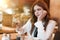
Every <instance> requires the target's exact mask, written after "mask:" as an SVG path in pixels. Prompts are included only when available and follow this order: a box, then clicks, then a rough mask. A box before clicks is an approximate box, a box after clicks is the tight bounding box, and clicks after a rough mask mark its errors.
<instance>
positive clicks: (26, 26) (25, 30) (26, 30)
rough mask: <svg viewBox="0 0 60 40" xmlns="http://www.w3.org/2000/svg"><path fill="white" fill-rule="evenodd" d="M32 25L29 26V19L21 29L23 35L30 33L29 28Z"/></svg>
mask: <svg viewBox="0 0 60 40" xmlns="http://www.w3.org/2000/svg"><path fill="white" fill-rule="evenodd" d="M31 25H32V24H31V19H29V20H28V21H27V23H26V24H25V25H24V26H23V27H22V28H23V29H24V33H25V32H28V33H30V30H31V27H32V26H31Z"/></svg>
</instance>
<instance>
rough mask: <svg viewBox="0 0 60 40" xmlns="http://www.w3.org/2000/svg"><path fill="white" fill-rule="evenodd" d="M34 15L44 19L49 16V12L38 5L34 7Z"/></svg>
mask: <svg viewBox="0 0 60 40" xmlns="http://www.w3.org/2000/svg"><path fill="white" fill-rule="evenodd" d="M34 14H35V16H36V17H37V18H38V17H40V18H42V19H43V18H44V17H45V16H46V14H47V11H45V10H44V9H43V8H42V7H40V6H38V5H35V6H34Z"/></svg>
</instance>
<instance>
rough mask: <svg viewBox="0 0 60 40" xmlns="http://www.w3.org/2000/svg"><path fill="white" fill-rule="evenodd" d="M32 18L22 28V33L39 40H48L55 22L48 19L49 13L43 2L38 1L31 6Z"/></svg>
mask: <svg viewBox="0 0 60 40" xmlns="http://www.w3.org/2000/svg"><path fill="white" fill-rule="evenodd" d="M31 11H32V16H33V18H30V19H29V20H28V21H27V23H26V24H25V25H24V26H23V27H22V29H21V30H24V33H25V32H27V34H28V35H29V36H32V37H37V38H39V39H40V40H48V39H49V37H50V36H51V34H52V33H53V30H54V27H55V26H56V24H57V23H56V21H54V20H52V19H50V13H49V10H48V7H47V5H46V3H45V2H42V1H38V2H35V3H34V4H33V6H32V10H31Z"/></svg>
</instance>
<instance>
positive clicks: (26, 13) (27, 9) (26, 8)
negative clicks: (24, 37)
mask: <svg viewBox="0 0 60 40" xmlns="http://www.w3.org/2000/svg"><path fill="white" fill-rule="evenodd" d="M23 10H24V14H25V15H29V11H30V9H29V8H28V7H24V8H23Z"/></svg>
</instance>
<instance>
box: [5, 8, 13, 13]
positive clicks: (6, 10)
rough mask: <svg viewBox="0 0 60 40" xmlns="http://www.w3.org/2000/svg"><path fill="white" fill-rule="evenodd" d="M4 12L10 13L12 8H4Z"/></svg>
mask: <svg viewBox="0 0 60 40" xmlns="http://www.w3.org/2000/svg"><path fill="white" fill-rule="evenodd" d="M4 12H6V13H8V14H12V13H13V10H12V9H5V10H4Z"/></svg>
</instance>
